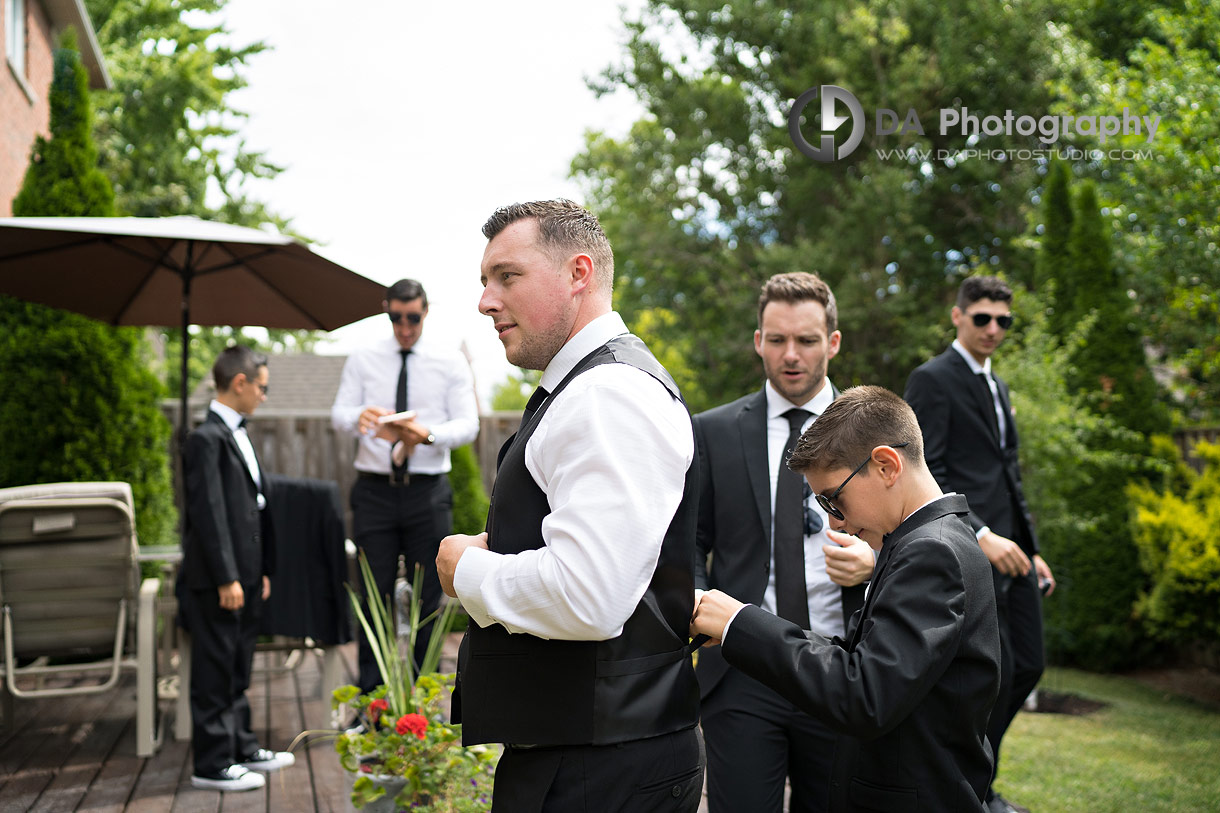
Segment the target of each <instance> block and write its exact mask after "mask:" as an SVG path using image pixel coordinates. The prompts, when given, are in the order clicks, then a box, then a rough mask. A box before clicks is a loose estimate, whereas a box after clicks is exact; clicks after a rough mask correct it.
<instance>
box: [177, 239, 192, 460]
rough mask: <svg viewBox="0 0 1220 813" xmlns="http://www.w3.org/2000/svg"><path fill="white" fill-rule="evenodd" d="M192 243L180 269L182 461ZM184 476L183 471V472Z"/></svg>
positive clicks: (188, 349)
mask: <svg viewBox="0 0 1220 813" xmlns="http://www.w3.org/2000/svg"><path fill="white" fill-rule="evenodd" d="M194 246H195V244H194V243H193V242H188V243H187V244H186V265H185V267H184V268H183V269H182V362H181V364H182V366H181V367H180V368H179V369H180V371H181V375H180V376H179V380H178V397H179V399H180V411H179V413H178V458H179V460H181V459H182V455H183V454H184V453H185V452H186V436H187V434H189V433H190V430H191V428H190V425H189V423H188V416H187V403H186V397H187V396H186V387H187V380H186V378H187V376H186V366H187V365H186V360H187V358H188V356H189V354H190V352H191V338H190V336H189V335H188V334H187V328H188V327H190V324H191V277H192V276H193V272H192V270H191V254H192V253H193V252H192V251H191V250H192V249H193V248H194ZM183 476H185V471H184V472H183Z"/></svg>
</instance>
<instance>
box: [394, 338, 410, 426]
mask: <svg viewBox="0 0 1220 813" xmlns="http://www.w3.org/2000/svg"><path fill="white" fill-rule="evenodd" d="M410 352H411V351H410V350H399V351H398V353H399V355H401V356H402V368H401V369H399V371H398V389H397V390H396V392H397V394H396V395H395V396H394V411H395V412H406V411H407V355H408V354H409V353H410Z"/></svg>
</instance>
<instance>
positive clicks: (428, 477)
mask: <svg viewBox="0 0 1220 813" xmlns="http://www.w3.org/2000/svg"><path fill="white" fill-rule="evenodd" d="M444 476H445V475H443V474H409V475H407V478H406V480H405V481H403V482H399V481H397V480H395V479H394V477H393V475H390V474H378V473H376V472H372V471H360V470H357V471H356V479H358V480H371V481H373V482H377V483H381V484H382V485H390V486H395V487H397V486H405V485H410V484H411V483H433V482H436V481H437V480H439V479H440V478H442V477H444Z"/></svg>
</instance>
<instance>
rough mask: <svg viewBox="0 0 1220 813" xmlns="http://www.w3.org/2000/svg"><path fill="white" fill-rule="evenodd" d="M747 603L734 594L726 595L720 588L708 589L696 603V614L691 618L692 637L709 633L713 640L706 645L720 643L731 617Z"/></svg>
mask: <svg viewBox="0 0 1220 813" xmlns="http://www.w3.org/2000/svg"><path fill="white" fill-rule="evenodd" d="M744 606H745V605H744V604H742V603H741V602H740V601H738V600H737V599H735V598H733V597H732V596H728V595H725V594H724V593H722V592H720V591H719V590H708V591H707V592H706V593H704V594H703V595H702V596H700V597H699V603H698V604H697V605H695V614H694V615H693V616H691V620H690V634H691V637H692V638H693V637H695V636H696V635H707V636H709V637H710V638H711V639H712V640H710V641H708V642H707V643H706V644H704V646H713V645H715V644H718V643H720V639H721V638H722V637H724V626H725V624H728V623H729V619H730V618H732V617H733V616H734V615H736V613H737V611H738V610H740V609H741V608H742V607H744Z"/></svg>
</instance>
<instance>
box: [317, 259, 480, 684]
mask: <svg viewBox="0 0 1220 813" xmlns="http://www.w3.org/2000/svg"><path fill="white" fill-rule="evenodd" d="M381 304H382V307H383V308H384V309H385V312H386V315H387V316H388V317H389V321H390V325H391V327H392V329H393V335H390V336H386V337H384V338H382V339H380V340H379V341H377V342H374V343H373V344H370V345H368V346H366V347H362V348H360V349H359V350H357V351H356V352H355V353H353V354H352V356H351V357H350V358H349V359H348V360H347V363H346V364H345V365H344V366H343V376H342V378H341V379H340V383H339V391H338V393H337V394H336V395H335V403H334V406H333V407H332V408H331V420H332V423H333V424H334V426H335V429H337V430H339V431H342V432H348V433H350V434H353V435H355V436H356V437H357V438H359V449H358V450H357V452H356V464H355V465H356V482H355V484H354V485H353V486H352V498H351V499H352V502H351V505H352V535H353V537H354V538H355V542H356V546H357V547H358V548H360V549H361V550H362V551H363V552H364V554H365V556H367V557H368V562H369V566H370V568H371V569H372V571H373V576H374V578H375V580H376V582H377V592H378V594H379V595H381V596H386V595H392V594H393V592H394V579H395V577H396V576H397V574H398V557H399V556H402V557H404V558H405V560H406V574H407V579H408V580H410V579H412V577H413V576H414V573H415V566H416V565H417V564H418V565H419V566H420V567H421V568H423V576H424V578H423V590H422V593H423V595H422V596H421V597H420V598H421V601H422V604H423V613H424V615H427V614H429V613H431V612H432V611H433V610H434V609H435V608H436V606H437V605H438V604H439V602H440V596H441V587H440V581H438V579H437V575H436V552H437V549H438V548H439V546H440V541H441V539H442V538H444V537H445V536H448V535H449V534H450V533H451V532H452V530H453V489H452V488H450V486H449V478H448V472H449V468H450V463H449V451H450V449H455V448H457V447H459V446H464V445H466V444H467V443H470V442H471V441H473V440H474V438H475V435H477V434H478V432H479V413H478V407H477V405H476V402H475V395H474V381H473V378H472V376H471V374H470V365H469V364H467V363H466V359H465V358H463V357H462V355H461V354H460V353H458V352H457V351H456V350H450V349H447V348H442V347H437V346H435V345H432V344H430V343H429V342H427V341H425V340H423V339H422V336H423V332H424V320H425V319H426V318H427V316H428V295H427V294H426V293H425V292H424V288H423V286H422V285H420V284H419V283H418V282H417V281H415V280H413V279H401V280H399V281H398V282H396V283H394V284H393V285H391V286H390V287H389V289H387V291H386V298H385V301H384V302H382V303H381ZM408 411H409V412H411V413H414V415H413V416H411V417H404V418H403V419H401V420H397V421H393V422H390V423H381V422H379V419H380V418H381V417H382V416H385V415H391V414H395V413H400V412H408ZM430 629H431V628H430V626H429V627H425V628H423V629H422V630H421V631H420V634H419V635H418V636H417V638H416V646H415V653H414V656H415V662H416V664H419V663H420V662H421V661H422V660H423V655H424V652H425V650H426V648H427V644H428V638H429V632H430ZM357 637H358V638H359V641H360V676H359V678H358V680H359V685H360V690H361V691H364V692H367V691H370V690H372V689H373V688H375V687H376V686H378V685H379V684H380V683H381V682H382V680H381V674H380V672H379V671H378V669H377V661H376V659H375V658H374V657H373V653H372V650H371V649H370V648H369V645H368V642H367V641H366V640H365V637H364V636H363V635H360V636H357Z"/></svg>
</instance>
